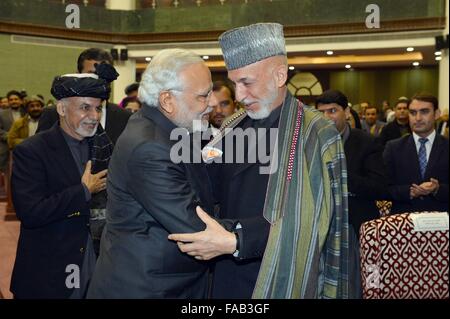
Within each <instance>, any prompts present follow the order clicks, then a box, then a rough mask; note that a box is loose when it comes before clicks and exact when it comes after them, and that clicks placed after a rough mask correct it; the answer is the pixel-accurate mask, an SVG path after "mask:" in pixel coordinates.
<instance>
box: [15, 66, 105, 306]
mask: <svg viewBox="0 0 450 319" xmlns="http://www.w3.org/2000/svg"><path fill="white" fill-rule="evenodd" d="M106 68H107V69H108V68H111V69H113V67H112V66H107V67H106ZM98 74H99V75H96V74H87V73H82V74H68V75H63V76H58V77H56V78H55V79H54V81H53V85H52V90H51V92H52V94H53V96H54V97H55V98H56V99H57V100H58V102H57V111H58V114H59V122H58V123H55V124H54V125H53V127H52V128H51V129H49V130H47V131H45V132H42V133H40V134H36V135H34V136H32V137H30V138H28V139H26V140H25V141H24V142H22V143H20V144H19V145H17V147H16V148H15V149H14V152H13V169H12V180H11V186H12V197H13V203H14V207H15V209H16V214H17V217H18V218H19V220H20V222H21V225H20V237H19V243H18V247H17V256H16V260H15V265H14V270H13V274H12V278H11V291H12V293H13V294H14V297H15V298H17V299H34V298H37V299H41V298H52V299H55V298H58V299H60V298H73V299H79V298H83V297H84V296H85V294H86V292H87V286H88V282H89V280H90V277H91V275H92V272H93V269H94V265H95V253H94V249H93V243H92V238H91V236H90V232H89V230H90V229H89V227H90V226H89V220H90V215H91V212H90V204H91V201H92V199H93V198H94V197H96V195H97V194H99V193H101V192H103V191H104V189H105V187H106V173H107V171H106V168H107V165H108V160H109V157H110V155H111V154H110V151H111V150H112V145H111V144H110V143H109V140H104V136H103V135H101V134H98V132H97V127H98V124H99V121H100V117H101V109H102V102H103V101H104V100H107V99H108V97H109V93H110V89H109V87H110V86H109V85H108V81H109V80H105V79H103V78H100V77H99V76H100V74H102V73H101V72H99V73H98ZM96 132H97V133H96Z"/></svg>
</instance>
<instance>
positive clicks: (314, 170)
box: [169, 23, 356, 298]
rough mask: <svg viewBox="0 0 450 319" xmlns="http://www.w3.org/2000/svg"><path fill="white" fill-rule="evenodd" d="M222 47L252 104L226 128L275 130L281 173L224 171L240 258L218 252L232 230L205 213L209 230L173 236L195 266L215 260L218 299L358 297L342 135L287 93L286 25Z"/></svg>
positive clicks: (241, 93)
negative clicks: (351, 267)
mask: <svg viewBox="0 0 450 319" xmlns="http://www.w3.org/2000/svg"><path fill="white" fill-rule="evenodd" d="M219 42H220V45H221V47H222V51H223V55H224V59H225V63H226V66H227V69H228V77H229V79H230V80H231V81H233V82H234V84H235V86H236V100H237V101H239V102H241V103H242V104H243V105H244V106H245V111H243V112H242V113H241V114H240V115H239V116H236V117H234V120H232V121H229V122H228V123H227V125H226V126H227V127H230V128H242V129H244V130H245V129H248V128H252V127H253V128H265V129H267V130H269V129H270V128H278V139H277V140H278V145H277V147H278V152H275V153H274V156H277V159H278V161H277V163H278V168H277V169H276V170H275V172H274V173H272V174H271V175H267V174H266V175H264V174H261V173H260V170H259V168H260V167H261V163H259V162H258V161H257V162H256V163H243V164H240V163H232V164H229V163H225V164H217V165H218V166H219V168H218V169H217V171H218V172H219V173H218V174H217V176H219V177H216V178H213V179H214V180H215V181H216V182H218V181H219V182H220V183H219V184H221V185H220V188H219V190H220V191H219V192H217V193H219V195H220V196H219V201H220V206H221V208H220V213H219V215H220V218H225V219H230V220H233V221H234V228H233V229H231V232H234V233H235V235H236V243H237V244H236V247H235V250H234V251H231V250H230V249H228V250H225V249H221V247H222V246H223V245H221V243H222V242H224V241H225V240H226V238H228V237H229V232H228V231H224V229H223V228H222V227H221V226H220V225H219V224H218V223H216V222H215V221H214V220H213V219H211V218H210V217H209V216H208V215H206V214H203V213H200V214H199V216H200V217H201V218H202V220H203V221H204V222H205V224H206V225H207V228H206V230H205V231H203V232H201V233H194V234H172V235H171V236H169V238H170V239H172V240H177V241H179V247H180V250H181V251H183V252H185V253H188V254H189V255H193V256H196V258H198V259H211V258H214V257H217V258H216V265H215V272H214V279H213V289H212V297H213V298H250V297H252V296H253V297H254V298H348V297H352V296H353V293H354V292H353V290H352V288H353V287H352V285H353V282H352V281H351V280H349V275H350V274H349V263H350V262H356V261H355V260H353V259H351V257H354V256H353V254H352V253H353V252H352V251H351V249H350V250H349V241H351V240H355V238H354V234H352V233H350V232H351V229H349V224H348V207H347V180H346V167H345V157H344V149H343V146H342V143H341V137H340V135H339V133H338V132H337V130H336V128H335V127H334V125H333V124H332V123H331V122H329V121H327V120H325V119H324V118H323V117H322V116H321V115H320V113H319V112H317V111H315V110H313V109H310V108H307V107H305V106H304V105H303V104H302V103H300V102H299V101H298V100H297V99H296V98H295V97H293V96H292V95H291V94H290V93H289V92H288V90H287V87H286V80H287V57H286V48H285V42H284V36H283V28H282V25H280V24H277V23H261V24H253V25H250V26H246V27H242V28H237V29H233V30H230V31H227V32H225V33H223V34H222V35H221V36H220V38H219ZM223 128H224V127H222V129H223ZM222 132H223V134H221V136H222V137H223V136H225V139H226V137H227V135H226V131H225V130H222ZM266 135H267V136H268V135H270V134H266ZM219 140H220V138H215V139H214V140H213V141H211V143H210V144H209V145H208V147H216V145H218V142H219ZM263 142H264V140H263ZM259 143H261V140H259ZM225 144H226V143H225ZM225 152H226V150H225ZM216 153H217V152H216ZM210 154H214V152H212V153H210ZM206 156H208V155H206ZM224 158H226V157H225V155H222V159H224ZM271 162H272V163H274V162H276V161H274V159H273V158H272V161H271ZM213 165H216V164H213ZM350 245H351V243H350Z"/></svg>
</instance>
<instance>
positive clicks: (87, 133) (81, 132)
mask: <svg viewBox="0 0 450 319" xmlns="http://www.w3.org/2000/svg"><path fill="white" fill-rule="evenodd" d="M98 123H99V122H98V121H90V120H85V121H83V122H81V123H80V125H78V127H77V128H76V129H75V132H77V134H79V135H80V136H83V137H92V136H94V135H95V132H97V127H98ZM83 125H95V127H94V128H93V129H92V130H89V129H86V128H85V127H84V126H83Z"/></svg>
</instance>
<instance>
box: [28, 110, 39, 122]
mask: <svg viewBox="0 0 450 319" xmlns="http://www.w3.org/2000/svg"><path fill="white" fill-rule="evenodd" d="M29 114H30V117H31V118H32V119H33V120H37V119H39V118H40V117H41V114H42V111H38V112H30V113H29Z"/></svg>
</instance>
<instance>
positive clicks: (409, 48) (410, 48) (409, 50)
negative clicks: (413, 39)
mask: <svg viewBox="0 0 450 319" xmlns="http://www.w3.org/2000/svg"><path fill="white" fill-rule="evenodd" d="M406 51H408V52H413V51H414V48H413V47H408V48H406Z"/></svg>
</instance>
